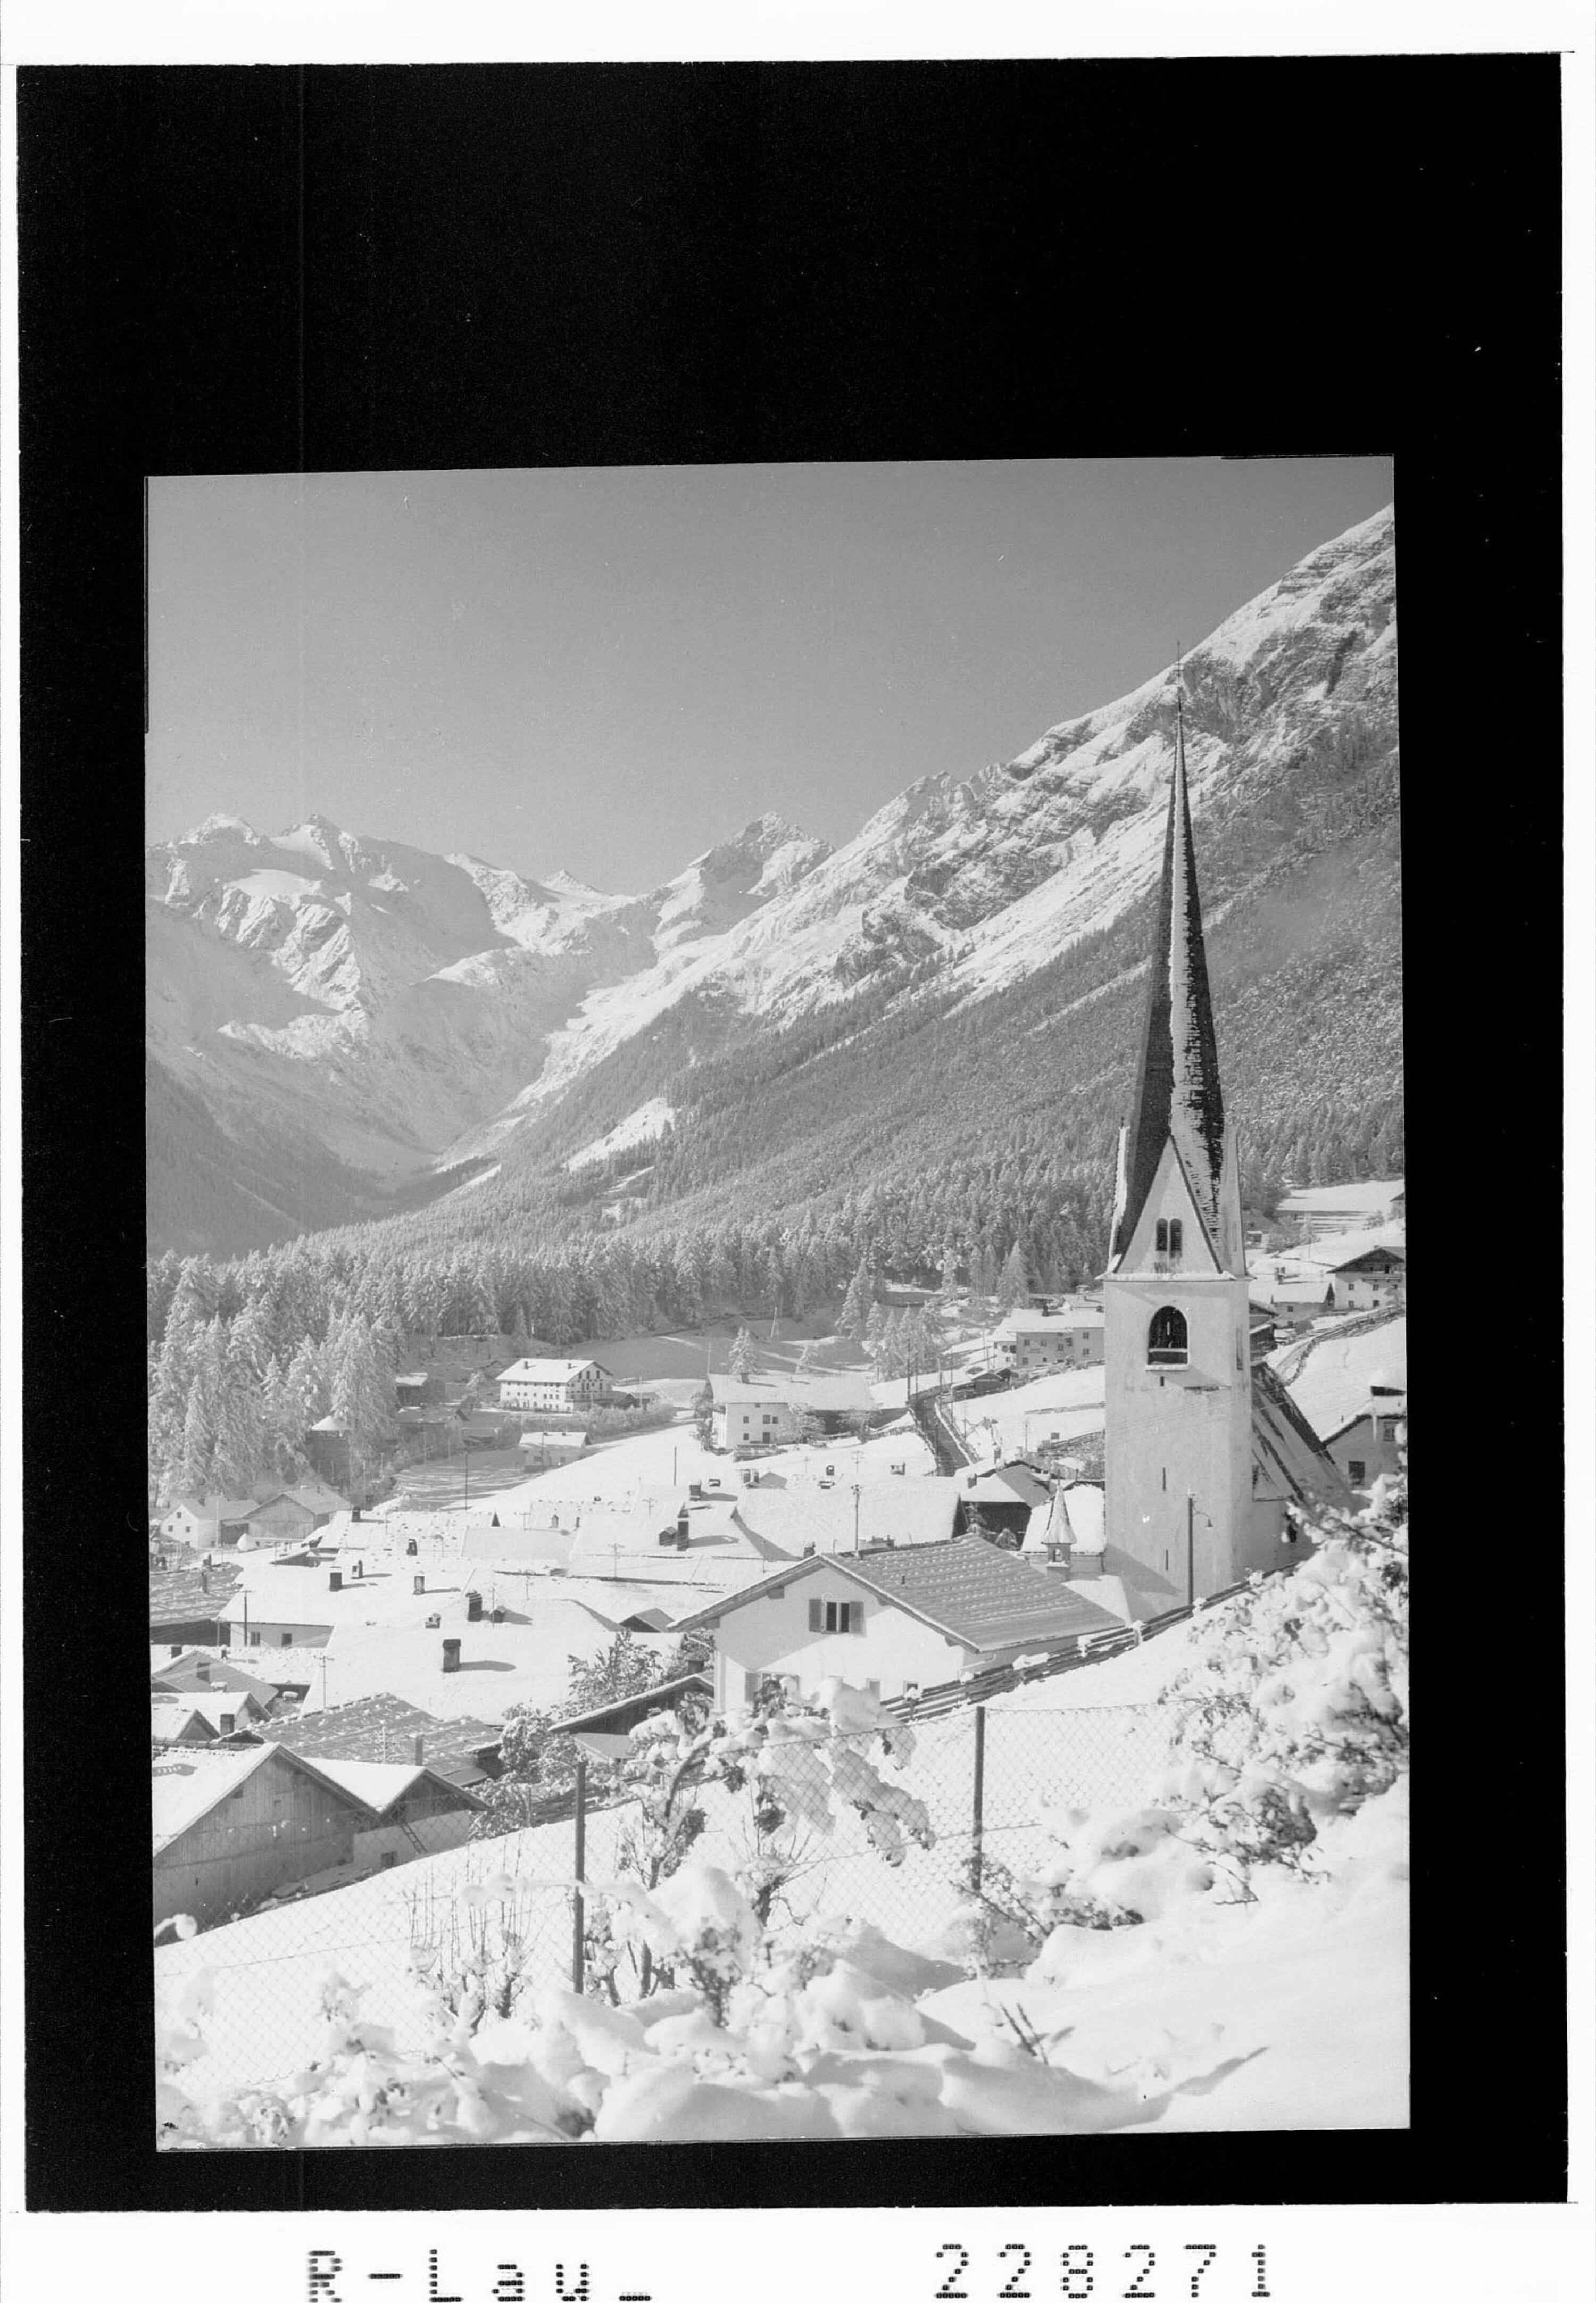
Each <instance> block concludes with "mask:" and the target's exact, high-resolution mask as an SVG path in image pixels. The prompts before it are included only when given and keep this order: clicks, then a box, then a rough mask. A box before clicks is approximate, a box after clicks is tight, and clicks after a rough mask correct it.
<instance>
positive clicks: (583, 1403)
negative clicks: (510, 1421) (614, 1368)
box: [499, 1360, 612, 1415]
mask: <svg viewBox="0 0 1596 2303" xmlns="http://www.w3.org/2000/svg"><path fill="white" fill-rule="evenodd" d="M611 1390H612V1379H611V1376H610V1372H609V1370H608V1369H607V1368H604V1367H601V1366H600V1365H599V1363H598V1362H597V1361H596V1360H517V1361H516V1362H514V1364H513V1365H512V1366H511V1367H507V1368H506V1369H505V1370H504V1371H503V1373H502V1375H501V1376H500V1378H499V1405H500V1406H501V1407H505V1408H512V1407H513V1408H521V1409H525V1410H528V1411H529V1412H532V1413H538V1414H544V1415H579V1414H580V1413H581V1412H582V1410H583V1409H584V1408H585V1407H592V1406H594V1405H595V1404H596V1403H597V1402H598V1401H599V1400H600V1399H602V1398H603V1397H604V1396H605V1395H606V1394H608V1393H609V1392H610V1391H611Z"/></svg>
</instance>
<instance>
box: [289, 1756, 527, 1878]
mask: <svg viewBox="0 0 1596 2303" xmlns="http://www.w3.org/2000/svg"><path fill="white" fill-rule="evenodd" d="M278 1748H279V1749H285V1747H283V1746H281V1745H280V1746H279V1747H278ZM306 1764H307V1765H308V1766H310V1767H314V1768H315V1770H316V1772H317V1775H319V1776H323V1777H324V1778H325V1780H326V1781H327V1782H328V1783H330V1784H334V1785H335V1786H336V1787H337V1788H338V1789H339V1790H340V1791H342V1792H346V1793H349V1795H350V1798H351V1799H354V1800H355V1801H358V1802H359V1809H361V1810H362V1812H360V1813H359V1814H358V1815H357V1818H356V1822H355V1827H354V1836H353V1843H352V1845H351V1847H350V1865H351V1868H352V1870H353V1873H354V1874H355V1876H357V1877H359V1875H360V1874H362V1873H364V1872H367V1871H373V1870H377V1871H391V1870H392V1869H393V1867H394V1865H395V1864H399V1863H408V1862H410V1860H411V1859H412V1858H413V1857H415V1856H418V1855H441V1854H443V1852H444V1850H445V1849H446V1848H450V1847H459V1846H460V1845H461V1844H462V1843H464V1842H465V1841H466V1840H468V1839H469V1837H470V1836H471V1826H472V1825H473V1824H474V1823H475V1821H476V1819H477V1816H478V1815H480V1814H481V1812H482V1801H480V1800H479V1799H478V1798H477V1794H476V1793H475V1792H473V1791H470V1790H469V1789H468V1788H467V1786H466V1785H465V1784H461V1783H459V1782H457V1781H454V1780H452V1778H451V1777H449V1776H445V1775H444V1774H443V1772H442V1770H441V1769H439V1768H437V1767H431V1766H428V1765H426V1763H425V1762H423V1763H419V1764H418V1763H417V1762H416V1761H414V1760H404V1759H394V1760H387V1761H384V1760H382V1759H326V1758H320V1757H318V1758H317V1759H313V1760H308V1761H307V1762H306Z"/></svg>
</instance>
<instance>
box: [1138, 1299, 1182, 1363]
mask: <svg viewBox="0 0 1596 2303" xmlns="http://www.w3.org/2000/svg"><path fill="white" fill-rule="evenodd" d="M1147 1364H1148V1366H1149V1367H1184V1366H1185V1365H1186V1314H1185V1312H1178V1311H1177V1310H1176V1309H1175V1306H1174V1305H1173V1304H1172V1303H1163V1304H1161V1305H1160V1307H1159V1309H1158V1310H1157V1311H1156V1312H1154V1313H1153V1318H1152V1320H1151V1322H1150V1323H1149V1326H1148V1329H1147Z"/></svg>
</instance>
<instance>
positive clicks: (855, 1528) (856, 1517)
mask: <svg viewBox="0 0 1596 2303" xmlns="http://www.w3.org/2000/svg"><path fill="white" fill-rule="evenodd" d="M853 1553H854V1557H855V1558H856V1559H857V1557H858V1556H859V1483H858V1481H857V1480H855V1481H854V1483H853Z"/></svg>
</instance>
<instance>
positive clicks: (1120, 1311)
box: [1102, 673, 1347, 1615]
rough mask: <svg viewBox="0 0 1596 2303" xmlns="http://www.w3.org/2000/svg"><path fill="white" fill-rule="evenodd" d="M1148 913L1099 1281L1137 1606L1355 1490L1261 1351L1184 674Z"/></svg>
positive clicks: (1128, 1564) (1118, 1551) (1110, 1464)
mask: <svg viewBox="0 0 1596 2303" xmlns="http://www.w3.org/2000/svg"><path fill="white" fill-rule="evenodd" d="M1156 921H1157V924H1156V926H1155V929H1154V933H1153V953H1152V966H1151V968H1150V971H1149V981H1148V987H1147V1003H1146V1010H1145V1017H1144V1024H1143V1029H1142V1043H1141V1053H1140V1061H1139V1064H1138V1067H1137V1072H1136V1095H1135V1102H1134V1105H1133V1108H1132V1112H1131V1118H1130V1121H1129V1124H1128V1125H1127V1126H1126V1127H1124V1128H1123V1129H1122V1130H1121V1133H1120V1138H1119V1176H1118V1179H1117V1187H1116V1191H1115V1197H1114V1214H1113V1222H1112V1227H1111V1232H1110V1253H1109V1264H1108V1270H1107V1271H1106V1272H1105V1274H1104V1277H1103V1289H1102V1302H1103V1329H1104V1334H1103V1358H1104V1362H1105V1370H1106V1383H1107V1391H1106V1431H1105V1462H1104V1482H1105V1488H1106V1497H1105V1526H1104V1536H1105V1543H1106V1549H1105V1553H1104V1557H1103V1563H1102V1564H1103V1571H1104V1573H1107V1574H1110V1575H1115V1576H1118V1577H1119V1579H1120V1581H1121V1582H1122V1584H1123V1586H1124V1588H1125V1591H1126V1597H1127V1601H1128V1603H1129V1604H1130V1607H1131V1608H1132V1611H1133V1612H1134V1613H1136V1614H1137V1615H1148V1614H1156V1613H1159V1612H1161V1610H1162V1609H1164V1608H1167V1607H1173V1606H1177V1605H1178V1604H1180V1603H1182V1602H1184V1601H1186V1600H1188V1599H1202V1598H1204V1597H1206V1596H1207V1595H1208V1594H1209V1593H1211V1592H1213V1591H1219V1590H1225V1589H1227V1588H1228V1587H1229V1585H1231V1584H1233V1583H1236V1582H1239V1581H1240V1580H1241V1579H1242V1578H1243V1577H1244V1576H1246V1575H1248V1574H1250V1573H1253V1572H1254V1569H1256V1568H1262V1567H1270V1566H1273V1565H1277V1564H1278V1563H1279V1558H1280V1556H1281V1547H1282V1544H1288V1543H1290V1542H1292V1541H1294V1540H1295V1541H1300V1540H1302V1539H1301V1537H1300V1535H1297V1534H1296V1533H1295V1523H1294V1522H1293V1520H1292V1519H1291V1517H1290V1514H1289V1511H1288V1506H1291V1505H1293V1504H1298V1505H1300V1504H1312V1503H1314V1502H1340V1501H1344V1500H1346V1499H1347V1491H1346V1489H1345V1488H1344V1486H1343V1485H1342V1482H1341V1480H1340V1478H1339V1474H1338V1472H1336V1470H1335V1468H1334V1466H1333V1465H1332V1464H1330V1460H1329V1458H1328V1456H1326V1455H1325V1454H1324V1451H1323V1449H1322V1447H1320V1445H1319V1442H1318V1440H1317V1438H1315V1436H1314V1434H1313V1430H1312V1429H1311V1427H1310V1426H1309V1425H1308V1423H1307V1422H1306V1421H1305V1418H1304V1417H1303V1416H1302V1415H1301V1414H1300V1413H1299V1412H1298V1411H1297V1409H1296V1406H1295V1405H1294V1404H1293V1403H1292V1401H1291V1399H1290V1398H1289V1396H1288V1394H1287V1392H1286V1390H1285V1388H1284V1387H1283V1386H1282V1385H1281V1383H1280V1382H1279V1379H1278V1378H1277V1377H1276V1376H1275V1374H1274V1372H1273V1371H1272V1370H1271V1369H1270V1368H1269V1367H1267V1366H1265V1365H1263V1364H1262V1362H1256V1363H1255V1362H1254V1360H1253V1357H1252V1353H1251V1347H1250V1336H1251V1326H1252V1315H1251V1312H1250V1310H1249V1306H1248V1296H1247V1271H1246V1249H1245V1244H1244V1235H1243V1228H1242V1210H1241V1185H1240V1178H1239V1171H1238V1168H1237V1150H1236V1139H1235V1132H1234V1129H1233V1128H1231V1127H1229V1126H1227V1124H1226V1119H1225V1102H1224V1092H1223V1088H1222V1085H1221V1083H1220V1062H1219V1044H1218V1040H1217V1038H1216V1035H1215V1032H1214V1024H1213V1002H1212V995H1211V992H1210V990H1209V982H1208V958H1207V952H1206V949H1205V946H1204V942H1203V912H1202V903H1201V898H1200V896H1199V892H1198V887H1197V864H1196V853H1195V846H1194V843H1193V839H1192V820H1191V802H1190V797H1189V795H1188V792H1187V789H1186V726H1185V714H1184V704H1183V699H1182V696H1181V691H1180V685H1179V676H1178V673H1177V681H1176V720H1175V758H1174V764H1173V772H1172V775H1171V779H1170V809H1169V816H1168V819H1167V822H1166V825H1165V831H1164V847H1163V869H1162V874H1161V880H1160V883H1159V895H1158V907H1157V915H1156Z"/></svg>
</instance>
